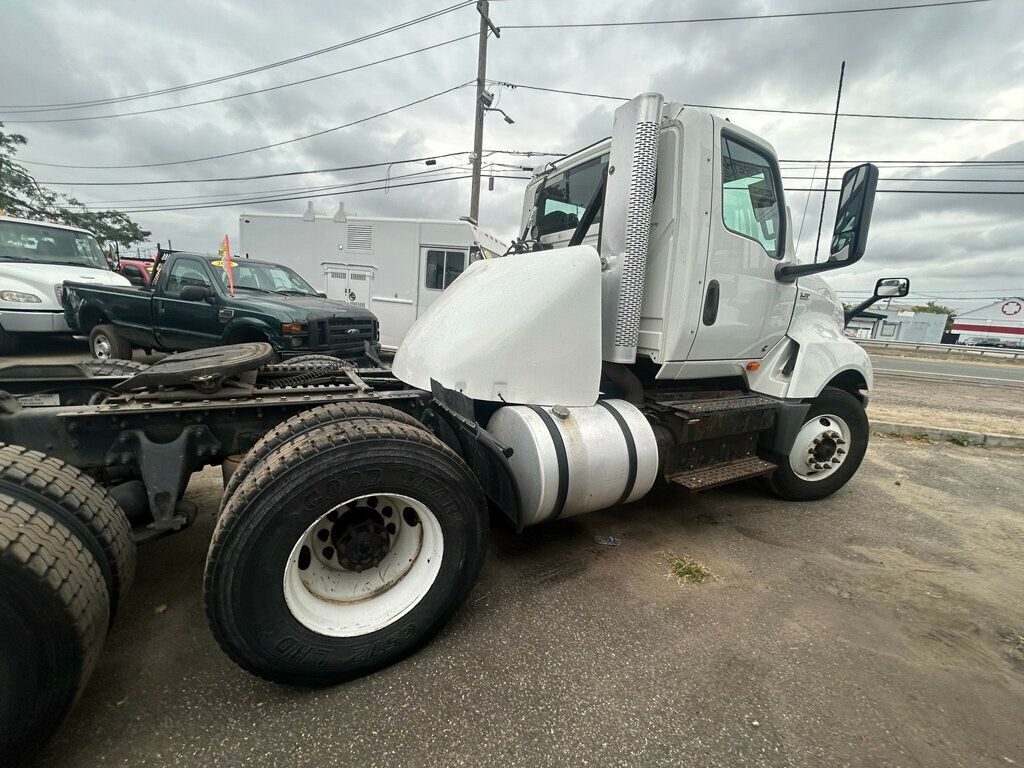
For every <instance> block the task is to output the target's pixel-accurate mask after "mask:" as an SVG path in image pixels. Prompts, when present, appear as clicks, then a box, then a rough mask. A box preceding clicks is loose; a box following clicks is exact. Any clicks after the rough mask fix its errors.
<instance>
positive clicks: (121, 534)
mask: <svg viewBox="0 0 1024 768" xmlns="http://www.w3.org/2000/svg"><path fill="white" fill-rule="evenodd" d="M876 183H877V170H876V169H875V168H874V166H871V165H863V166H860V167H858V168H854V169H852V170H851V171H849V172H847V173H846V175H845V176H844V179H843V186H842V191H841V192H840V200H839V210H838V213H837V216H836V223H835V228H834V231H833V236H832V239H831V246H830V248H829V252H828V256H827V259H826V260H825V261H823V262H822V263H820V264H797V263H796V261H795V258H794V249H793V240H792V236H791V231H792V229H791V225H790V221H789V216H788V212H787V210H786V207H785V202H784V195H783V189H782V179H781V176H780V173H779V169H778V163H777V160H776V155H775V152H774V150H773V149H772V148H771V146H770V145H769V144H767V143H766V142H765V141H763V140H762V139H760V138H758V137H756V136H754V135H752V134H750V133H748V132H746V131H743V130H742V129H740V128H738V127H736V126H735V125H734V124H732V123H730V122H727V121H724V120H722V119H721V118H718V117H716V116H714V115H712V114H709V113H708V112H705V111H703V110H700V109H693V108H689V107H686V108H684V107H683V106H681V105H679V104H673V103H665V102H664V100H663V98H662V97H661V96H660V95H657V94H643V95H641V96H638V97H636V98H635V99H633V100H632V101H630V102H629V103H627V104H625V105H624V106H622V107H621V108H619V109H618V110H617V111H616V113H615V120H614V125H613V127H612V135H611V138H610V139H609V140H606V141H603V142H600V143H598V144H596V145H593V146H591V147H588V148H586V149H584V150H581V151H580V152H577V153H576V154H574V155H571V156H569V157H566V158H564V159H562V160H559V161H558V162H556V163H554V164H551V165H547V166H543V167H541V168H539V169H538V170H537V171H536V173H535V174H534V177H533V180H532V181H531V183H530V185H529V187H528V190H527V193H526V201H525V205H524V208H523V220H522V224H523V237H522V238H520V240H519V241H518V250H519V251H520V252H519V253H515V254H513V255H510V256H508V257H506V258H502V259H484V260H480V261H477V262H475V263H473V264H470V265H469V266H468V268H467V269H466V270H465V271H464V272H463V273H462V275H461V276H460V277H459V278H458V279H457V280H456V281H454V282H453V283H452V284H451V285H450V286H449V287H448V288H447V289H446V290H445V291H444V292H443V293H442V294H441V295H440V296H439V297H438V298H437V299H436V300H435V301H434V302H433V304H432V305H431V306H430V308H429V309H428V310H427V311H426V312H425V313H424V314H422V316H420V318H419V319H418V320H417V322H416V323H415V324H414V325H413V327H412V328H411V330H410V331H409V333H408V335H407V336H406V338H405V340H404V342H403V344H402V346H401V347H400V349H399V351H398V353H397V355H396V357H395V360H394V364H393V366H392V368H391V369H390V370H389V369H388V368H386V367H384V366H382V365H379V364H375V365H373V366H371V367H368V368H361V369H358V370H354V369H352V368H351V367H349V366H348V365H347V364H345V363H344V362H342V361H338V360H332V359H328V360H322V359H309V360H306V361H304V362H303V363H300V361H299V360H294V361H289V362H288V363H287V364H274V363H273V361H272V350H271V348H270V346H269V345H267V344H260V343H252V344H243V345H235V346H225V347H217V348H213V349H204V350H198V351H193V352H186V353H181V354H178V355H170V356H168V357H167V358H164V359H163V360H161V361H160V362H158V363H156V364H154V365H152V366H149V367H148V368H143V369H140V367H139V364H134V365H133V366H131V367H127V368H123V369H122V368H116V369H115V368H114V367H110V368H108V369H105V370H104V371H103V372H102V375H100V374H99V373H98V372H97V371H85V370H75V369H74V368H75V367H74V366H67V365H64V366H59V367H49V368H46V367H44V366H29V367H24V366H21V367H19V366H14V367H11V366H6V367H5V366H2V365H0V390H3V391H0V442H3V443H9V444H11V445H8V446H7V447H6V448H4V447H2V446H0V454H2V456H0V584H3V583H11V584H18V585H20V586H18V588H17V589H16V590H4V589H0V609H3V610H5V611H9V612H11V613H12V615H17V616H19V617H20V619H19V622H20V623H19V622H15V623H14V624H12V626H13V627H16V628H17V632H14V631H13V630H12V632H11V633H9V637H7V638H6V639H5V642H6V643H7V645H5V646H4V649H5V652H4V653H3V654H0V677H4V676H5V675H7V677H6V678H5V679H12V680H14V681H15V682H16V683H17V685H16V686H15V687H14V688H12V691H13V692H12V693H11V695H9V696H7V697H0V705H2V706H0V740H2V739H3V738H5V734H11V733H13V736H6V738H8V740H10V739H11V738H13V739H14V742H15V744H20V745H21V746H22V747H25V748H27V747H30V746H31V745H33V744H35V743H37V742H38V737H39V734H43V733H46V732H48V730H49V729H50V728H52V727H53V725H54V723H56V722H58V721H59V720H60V718H61V717H62V716H63V714H64V713H65V712H66V711H67V708H68V707H69V706H70V703H71V701H73V699H74V696H75V694H76V692H77V691H78V690H79V689H80V688H81V686H82V685H83V684H84V681H85V679H86V678H87V674H88V670H89V669H90V668H91V665H92V662H93V661H94V659H95V657H96V655H97V654H98V652H99V648H100V645H101V644H102V638H103V634H104V632H103V630H104V628H105V627H106V626H107V624H108V623H109V620H110V617H112V616H113V615H114V613H115V612H116V609H117V607H118V605H119V603H120V601H121V600H122V599H123V596H124V593H125V591H126V589H127V587H128V584H129V583H130V581H131V574H132V571H133V569H134V545H133V543H132V537H131V529H130V527H129V525H128V522H127V519H126V517H125V513H124V511H122V510H130V511H131V512H132V515H131V517H132V519H133V520H136V521H139V520H142V521H143V522H145V520H146V519H147V518H146V515H147V514H148V515H149V517H148V519H149V520H150V522H149V523H148V525H147V526H146V529H145V530H146V532H148V534H149V535H156V534H160V533H165V532H169V531H174V530H178V529H180V528H181V527H183V526H185V525H187V524H188V523H189V521H190V519H192V517H194V510H193V511H192V512H189V510H188V508H187V505H185V506H184V507H183V506H182V505H181V504H179V502H178V500H179V499H180V498H181V495H182V493H183V492H184V489H185V484H186V483H187V481H188V477H189V475H190V473H192V472H194V471H197V470H198V469H200V468H201V467H203V466H206V465H209V464H215V465H216V464H220V465H222V466H223V467H224V468H225V477H226V478H227V480H226V485H225V490H224V496H223V500H222V507H221V512H220V515H219V518H218V522H217V526H216V529H215V531H214V534H213V538H212V541H211V543H210V549H209V553H208V556H207V562H206V573H205V580H204V588H205V596H206V611H207V616H208V619H209V623H210V627H211V629H212V630H213V633H214V635H215V637H216V638H217V640H218V642H219V643H220V644H221V646H222V647H223V648H224V650H225V651H226V652H227V653H228V654H229V655H230V656H231V658H233V659H234V660H235V661H236V662H238V663H239V664H240V665H241V666H243V667H244V668H246V669H248V670H250V671H251V672H253V673H255V674H258V675H261V676H263V677H266V678H268V679H271V680H275V681H280V682H284V683H292V684H302V685H327V684H333V683H337V682H341V681H344V680H347V679H350V678H352V677H355V676H358V675H362V674H366V673H368V672H371V671H373V670H376V669H379V668H381V667H383V666H386V665H388V664H390V663H392V662H394V661H396V660H398V659H401V658H403V657H404V656H407V655H408V654H410V653H412V652H414V651H415V650H416V649H417V648H419V647H420V646H421V645H422V644H423V643H425V642H426V641H427V640H428V639H429V638H430V637H431V636H432V635H433V633H435V632H436V631H437V630H438V629H439V628H440V627H441V626H443V625H444V623H445V622H446V621H447V619H448V618H449V617H450V616H451V615H452V613H453V612H454V611H455V610H456V608H457V607H458V606H459V604H460V603H461V602H462V601H463V599H464V598H465V597H466V595H467V594H468V593H469V591H470V589H471V588H472V587H473V584H474V582H475V581H476V578H477V575H478V573H479V570H480V566H481V564H482V562H483V559H484V554H485V552H486V543H487V532H488V528H489V526H490V524H491V521H492V519H495V518H492V514H491V513H492V512H496V513H497V516H496V518H497V519H498V520H500V519H501V517H502V516H503V517H504V518H506V519H507V520H508V522H509V524H511V525H512V526H513V527H515V528H517V529H521V528H523V527H525V526H529V525H533V524H536V523H540V522H543V521H550V520H555V519H558V518H561V517H568V516H570V515H577V514H581V513H585V512H588V511H591V510H597V509H602V508H606V507H612V506H616V505H621V504H628V503H629V502H632V501H636V500H638V499H640V498H642V497H643V496H644V495H645V494H646V493H647V492H648V491H649V490H650V489H651V488H652V487H653V486H654V485H655V484H656V483H670V484H675V485H678V486H680V492H681V493H682V489H687V490H689V491H690V492H698V491H704V490H707V489H710V488H715V487H717V486H720V485H724V484H726V483H731V482H736V481H740V480H745V479H749V478H762V479H763V480H764V482H765V484H766V486H767V487H768V488H769V489H770V490H771V491H773V492H774V493H776V494H777V495H779V496H781V497H783V498H785V499H791V500H794V501H811V502H813V501H814V500H817V499H821V498H823V497H825V496H828V495H829V494H832V493H835V492H836V491H838V490H839V489H841V488H843V486H844V485H846V483H847V482H848V481H849V480H850V478H851V477H852V476H853V475H854V473H855V472H856V471H857V468H858V467H859V466H860V463H861V460H862V459H863V457H864V452H865V450H866V448H867V443H868V420H867V416H866V414H865V404H866V401H867V392H868V390H869V388H870V387H871V384H872V375H871V365H870V362H869V360H868V357H867V355H866V354H865V353H864V352H863V351H862V350H861V349H860V347H858V346H857V345H856V344H854V343H853V342H852V341H850V340H849V339H847V338H845V337H844V335H843V329H844V327H845V325H846V322H847V321H848V320H849V318H850V317H852V316H854V315H855V314H856V313H858V312H861V311H864V310H865V309H867V307H868V306H869V305H870V304H871V301H877V300H878V299H879V298H881V297H884V296H901V295H905V294H906V292H907V291H908V290H909V283H908V281H907V280H905V279H902V278H895V279H886V280H880V281H879V282H878V284H877V285H876V290H875V296H874V297H873V299H872V300H871V301H865V302H863V303H861V304H860V305H858V306H857V307H855V308H852V309H849V310H846V311H845V312H844V309H843V307H842V305H841V304H840V303H839V302H838V301H837V299H836V296H835V294H834V292H833V291H832V290H831V289H830V288H829V287H828V285H826V283H825V282H824V281H823V280H822V279H821V277H820V276H818V274H817V273H820V272H824V271H827V270H831V269H837V268H840V267H844V266H846V265H849V264H852V263H854V262H856V261H857V260H858V259H860V258H861V256H862V255H863V253H864V249H865V244H866V238H867V234H868V226H869V223H870V219H871V211H872V206H873V202H874V192H875V185H876ZM40 391H45V392H47V393H49V395H50V396H51V397H56V398H57V399H58V400H59V402H60V404H59V405H54V406H42V405H39V406H35V405H33V406H31V407H25V406H23V405H21V403H24V402H26V397H25V396H27V395H33V394H37V393H38V392H40ZM16 446H20V447H16ZM44 454H48V455H47V456H44ZM69 465H70V466H69ZM231 468H234V469H233V473H232V471H231ZM39 477H45V478H47V482H45V483H42V484H40V483H38V482H36V481H34V480H32V478H39ZM681 501H683V499H681ZM622 514H624V515H628V514H629V510H628V507H627V508H625V509H623V511H622ZM30 524H31V525H35V526H36V527H37V528H39V531H38V536H33V537H31V538H25V537H23V536H21V534H20V531H22V529H23V528H24V527H25V526H26V525H30ZM136 525H137V526H138V525H140V523H136ZM40 561H45V562H50V561H53V562H56V563H60V564H62V567H66V569H68V574H67V575H66V577H67V578H71V577H74V578H75V579H78V580H80V581H81V583H82V584H84V585H87V586H88V591H86V590H85V587H83V589H82V590H81V591H80V592H78V593H76V595H75V596H71V597H70V598H69V597H68V596H67V595H65V594H64V593H62V592H61V591H60V590H59V589H58V587H59V585H60V581H59V579H56V577H57V576H61V574H59V573H58V574H56V575H54V577H53V578H49V576H51V575H53V574H51V572H50V571H47V572H45V573H44V574H43V577H46V578H43V577H41V576H40V573H39V571H38V569H36V568H34V565H33V564H34V563H37V562H40ZM61 578H65V577H64V576H61ZM4 580H6V581H4ZM76 601H77V602H76ZM44 609H45V610H44ZM26 669H31V670H33V672H32V674H31V675H26V674H22V675H20V676H19V675H17V674H14V673H15V671H20V670H26ZM40 681H42V682H40ZM22 701H32V702H34V703H35V707H36V710H35V711H36V714H34V715H33V716H32V717H23V716H22V714H23V713H22V711H21V709H20V702H22ZM13 754H17V750H16V749H15V750H13Z"/></svg>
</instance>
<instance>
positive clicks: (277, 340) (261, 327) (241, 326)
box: [221, 317, 284, 350]
mask: <svg viewBox="0 0 1024 768" xmlns="http://www.w3.org/2000/svg"><path fill="white" fill-rule="evenodd" d="M240 331H259V332H260V333H262V334H263V335H264V336H266V337H267V341H269V342H270V344H271V346H272V347H273V348H274V349H277V350H280V349H283V348H284V337H283V336H282V335H281V328H280V326H278V327H274V326H272V325H271V324H270V323H268V322H266V321H264V320H259V319H257V318H254V317H235V318H232V319H231V320H229V321H228V323H227V325H225V326H224V329H223V330H222V331H221V341H222V342H223V343H224V344H230V343H231V341H230V340H231V338H232V337H233V336H234V335H235V334H237V333H239V332H240Z"/></svg>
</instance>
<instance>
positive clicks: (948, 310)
mask: <svg viewBox="0 0 1024 768" xmlns="http://www.w3.org/2000/svg"><path fill="white" fill-rule="evenodd" d="M911 309H912V310H914V311H915V312H928V313H930V314H934V315H946V333H950V332H951V331H952V330H953V321H954V320H956V310H955V309H953V308H952V307H946V306H943V305H942V304H939V303H937V302H936V301H935V299H932V300H931V301H929V302H928V303H927V304H918V305H917V306H916V307H911Z"/></svg>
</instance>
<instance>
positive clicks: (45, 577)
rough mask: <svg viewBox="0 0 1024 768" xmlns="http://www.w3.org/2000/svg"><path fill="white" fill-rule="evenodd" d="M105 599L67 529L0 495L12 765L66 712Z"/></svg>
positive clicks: (89, 558)
mask: <svg viewBox="0 0 1024 768" xmlns="http://www.w3.org/2000/svg"><path fill="white" fill-rule="evenodd" d="M109 616H110V599H109V596H108V593H107V585H106V581H105V579H104V574H103V571H102V569H101V567H100V563H99V561H98V560H97V559H96V558H95V557H94V556H93V553H92V551H91V549H90V547H89V546H87V544H86V542H85V541H83V539H82V538H81V537H80V536H79V535H77V534H76V532H75V531H73V530H72V529H71V528H69V527H68V526H66V525H63V524H62V523H61V522H58V521H57V520H56V519H54V518H53V517H50V516H49V515H46V514H45V513H43V512H41V511H40V510H39V509H37V508H36V507H34V506H32V505H31V504H30V503H28V502H25V501H22V500H18V499H15V498H13V497H11V496H8V495H6V494H4V493H2V492H0V622H2V626H0V681H2V684H0V755H3V763H4V765H11V766H15V765H19V764H20V763H21V762H22V761H23V760H25V759H26V758H27V757H28V756H29V755H30V754H31V753H32V752H34V751H35V750H36V749H38V748H39V747H40V746H41V745H42V744H43V743H45V741H46V739H47V738H48V737H49V735H50V733H51V732H52V731H53V730H54V729H55V728H56V727H57V726H58V725H59V724H60V722H61V721H62V720H63V719H64V717H65V716H66V715H67V714H68V712H69V711H70V710H71V707H72V705H73V704H74V702H75V700H76V699H77V698H78V696H79V695H80V694H81V692H82V689H83V688H84V687H85V683H86V682H87V681H88V679H89V675H90V673H91V672H92V669H93V666H94V665H95V663H96V660H97V658H98V657H99V653H100V650H101V649H102V647H103V639H104V638H105V637H106V634H107V625H108V620H109Z"/></svg>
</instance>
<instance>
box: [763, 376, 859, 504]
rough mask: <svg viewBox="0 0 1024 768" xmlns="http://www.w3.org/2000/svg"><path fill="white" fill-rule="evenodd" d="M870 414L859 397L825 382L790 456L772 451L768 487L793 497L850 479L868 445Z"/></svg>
mask: <svg viewBox="0 0 1024 768" xmlns="http://www.w3.org/2000/svg"><path fill="white" fill-rule="evenodd" d="M869 432H870V429H869V427H868V416H867V413H866V412H865V410H864V405H863V404H862V403H861V402H860V400H858V399H857V398H856V397H854V396H853V395H851V394H850V393H849V392H846V391H844V390H841V389H835V388H833V387H826V388H825V389H824V390H822V393H821V394H820V395H818V397H817V398H815V400H814V402H813V403H811V407H810V409H809V410H808V412H807V418H806V420H805V421H804V424H803V426H802V427H801V428H800V431H799V432H798V433H797V437H796V440H794V442H793V446H792V447H791V449H790V452H789V454H788V455H786V456H773V457H772V459H773V460H774V461H775V463H776V464H777V465H778V469H776V470H775V472H774V473H773V474H772V475H771V476H770V477H769V478H768V479H767V481H766V482H767V484H768V487H769V488H771V490H772V491H773V492H774V493H775V494H776V495H777V496H779V497H781V498H783V499H787V500H789V501H814V500H816V499H823V498H825V497H826V496H830V495H832V494H833V493H835V492H836V491H838V490H839V489H840V488H842V487H843V486H844V485H846V483H847V482H849V480H850V478H852V477H853V475H854V473H855V472H856V471H857V469H858V468H859V467H860V464H861V462H862V461H863V460H864V453H865V452H866V451H867V448H868V435H869Z"/></svg>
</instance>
